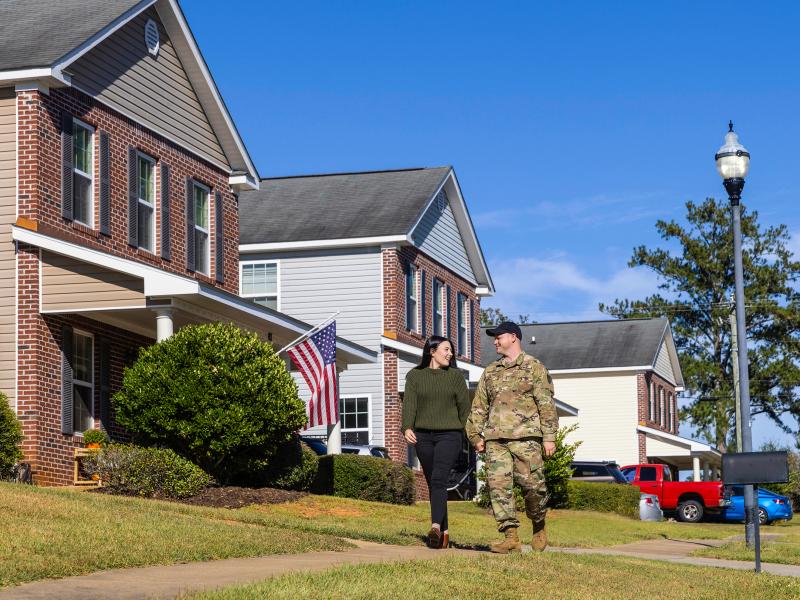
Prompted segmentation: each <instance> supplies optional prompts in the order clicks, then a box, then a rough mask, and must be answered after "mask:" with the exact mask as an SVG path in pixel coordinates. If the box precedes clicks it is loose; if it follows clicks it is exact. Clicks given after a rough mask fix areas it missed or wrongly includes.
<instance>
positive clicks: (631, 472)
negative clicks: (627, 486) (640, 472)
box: [622, 467, 636, 482]
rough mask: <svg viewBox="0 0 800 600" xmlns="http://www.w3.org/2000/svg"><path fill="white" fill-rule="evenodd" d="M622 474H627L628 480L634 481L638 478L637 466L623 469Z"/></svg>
mask: <svg viewBox="0 0 800 600" xmlns="http://www.w3.org/2000/svg"><path fill="white" fill-rule="evenodd" d="M622 474H623V475H624V476H625V479H626V480H627V481H628V482H632V481H633V480H634V479H636V467H628V468H627V469H622Z"/></svg>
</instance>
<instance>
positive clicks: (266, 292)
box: [239, 262, 278, 310]
mask: <svg viewBox="0 0 800 600" xmlns="http://www.w3.org/2000/svg"><path fill="white" fill-rule="evenodd" d="M239 279H240V282H241V283H240V285H241V292H240V294H241V296H242V298H250V299H251V300H252V301H253V302H255V303H256V304H260V305H261V306H266V307H267V308H274V309H275V310H278V263H277V262H259V263H242V272H241V277H240V278H239Z"/></svg>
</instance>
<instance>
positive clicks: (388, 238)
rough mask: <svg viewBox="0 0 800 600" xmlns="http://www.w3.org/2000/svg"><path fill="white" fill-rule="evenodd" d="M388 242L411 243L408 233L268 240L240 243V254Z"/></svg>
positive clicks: (376, 244) (372, 244)
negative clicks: (327, 238)
mask: <svg viewBox="0 0 800 600" xmlns="http://www.w3.org/2000/svg"><path fill="white" fill-rule="evenodd" d="M387 243H408V244H410V243H411V238H410V237H409V236H407V235H384V236H375V237H360V238H340V239H332V240H302V241H298V242H267V243H263V244H239V254H253V253H256V252H274V251H278V250H314V249H317V248H351V247H353V246H380V245H381V244H387Z"/></svg>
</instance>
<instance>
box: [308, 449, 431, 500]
mask: <svg viewBox="0 0 800 600" xmlns="http://www.w3.org/2000/svg"><path fill="white" fill-rule="evenodd" d="M311 491H313V492H314V493H315V494H327V495H330V496H339V497H342V498H355V499H357V500H371V501H373V502H388V503H391V504H413V503H414V499H415V496H416V491H415V487H414V473H413V472H412V471H411V469H409V468H408V467H406V466H405V465H402V464H400V463H396V462H393V461H391V460H387V459H385V458H376V457H374V456H360V455H358V454H331V455H328V456H321V457H319V469H318V470H317V477H316V478H315V479H314V483H313V485H312V486H311Z"/></svg>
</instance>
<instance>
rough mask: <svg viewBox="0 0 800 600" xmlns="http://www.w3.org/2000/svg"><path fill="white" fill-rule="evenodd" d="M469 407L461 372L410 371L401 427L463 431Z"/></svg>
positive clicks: (447, 370) (454, 370) (456, 370)
mask: <svg viewBox="0 0 800 600" xmlns="http://www.w3.org/2000/svg"><path fill="white" fill-rule="evenodd" d="M470 408H471V403H470V400H469V392H467V384H466V382H465V381H464V375H463V374H462V373H461V372H460V371H459V370H458V369H430V368H428V369H411V371H409V373H408V375H407V376H406V391H405V394H404V396H403V423H402V426H401V428H402V430H403V431H405V430H406V429H438V430H442V429H464V425H465V424H466V422H467V417H468V416H469V411H470Z"/></svg>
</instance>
